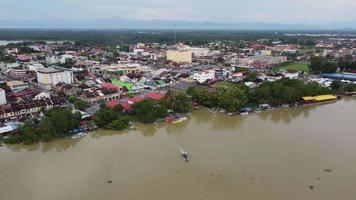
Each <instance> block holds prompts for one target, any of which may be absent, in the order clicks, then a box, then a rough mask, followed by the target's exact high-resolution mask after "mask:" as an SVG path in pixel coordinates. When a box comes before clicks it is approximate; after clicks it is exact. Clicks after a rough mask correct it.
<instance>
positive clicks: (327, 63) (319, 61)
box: [309, 57, 337, 74]
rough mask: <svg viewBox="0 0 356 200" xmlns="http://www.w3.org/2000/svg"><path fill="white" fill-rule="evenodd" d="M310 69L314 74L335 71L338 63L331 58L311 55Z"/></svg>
mask: <svg viewBox="0 0 356 200" xmlns="http://www.w3.org/2000/svg"><path fill="white" fill-rule="evenodd" d="M309 69H310V71H311V72H312V73H314V74H320V73H335V72H336V70H337V65H336V63H335V62H333V61H332V60H330V59H326V58H321V57H311V58H310V66H309Z"/></svg>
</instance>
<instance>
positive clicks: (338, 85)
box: [330, 80, 356, 94]
mask: <svg viewBox="0 0 356 200" xmlns="http://www.w3.org/2000/svg"><path fill="white" fill-rule="evenodd" d="M330 88H331V89H332V90H333V91H334V92H335V93H338V94H346V93H348V92H356V84H354V83H343V82H341V81H340V80H334V81H333V82H332V83H331V85H330Z"/></svg>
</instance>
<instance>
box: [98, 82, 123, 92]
mask: <svg viewBox="0 0 356 200" xmlns="http://www.w3.org/2000/svg"><path fill="white" fill-rule="evenodd" d="M101 87H102V88H104V89H107V90H114V91H119V90H120V87H118V86H115V85H113V84H111V83H103V84H101Z"/></svg>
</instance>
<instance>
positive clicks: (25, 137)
mask: <svg viewBox="0 0 356 200" xmlns="http://www.w3.org/2000/svg"><path fill="white" fill-rule="evenodd" d="M80 119H81V114H80V113H75V114H73V113H72V112H71V111H70V110H69V109H63V108H53V109H52V110H49V111H46V112H45V113H44V117H43V118H42V120H41V121H40V122H39V124H38V126H35V122H34V121H33V120H27V121H26V122H25V124H24V126H23V127H21V129H20V132H19V133H18V134H15V135H13V136H10V137H9V138H8V139H6V140H4V142H6V143H11V144H14V143H24V144H32V143H35V142H39V141H45V142H48V141H51V140H53V139H55V138H62V137H66V136H68V135H69V131H70V130H71V129H73V128H75V127H77V126H78V124H79V121H80Z"/></svg>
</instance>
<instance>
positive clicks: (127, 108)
mask: <svg viewBox="0 0 356 200" xmlns="http://www.w3.org/2000/svg"><path fill="white" fill-rule="evenodd" d="M117 105H121V106H122V107H123V109H124V111H130V110H131V104H129V102H127V101H109V102H107V103H106V107H108V108H114V107H115V106H117Z"/></svg>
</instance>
